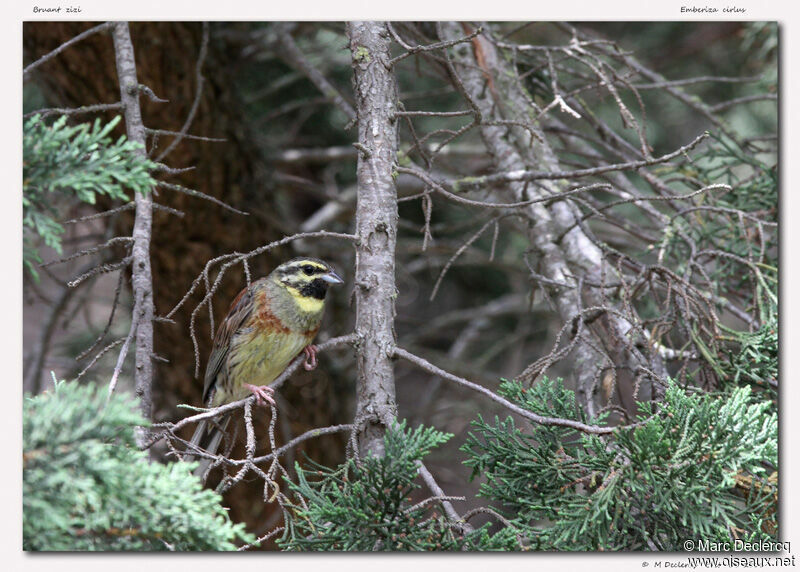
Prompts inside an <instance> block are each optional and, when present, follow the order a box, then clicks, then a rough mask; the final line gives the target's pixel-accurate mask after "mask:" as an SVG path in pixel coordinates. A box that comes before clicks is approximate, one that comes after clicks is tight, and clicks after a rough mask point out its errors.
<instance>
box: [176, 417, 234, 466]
mask: <svg viewBox="0 0 800 572" xmlns="http://www.w3.org/2000/svg"><path fill="white" fill-rule="evenodd" d="M230 420H231V416H230V415H229V416H227V417H225V418H224V419H220V420H219V421H214V420H211V421H210V422H209V421H208V420H205V419H204V420H203V421H201V422H200V423H198V424H197V429H195V430H194V435H192V440H191V441H189V443H190V447H189V450H190V451H193V450H196V449H203V450H204V451H205V452H206V453H208V454H209V455H214V454H216V452H217V449H219V446H220V443H222V438H223V437H224V436H225V430H226V429H227V427H228V423H230ZM203 443H206V444H205V445H204V444H203ZM197 459H198V457H197V455H193V454H191V453H189V454H187V455H186V456H184V458H183V460H184V461H187V462H191V461H195V460H197ZM199 461H200V464H199V465H198V467H197V468H196V469H195V470H194V471H193V474H194V475H196V476H198V477H200V478H201V479H204V478H205V475H206V471H207V470H208V467H209V466H210V465H211V463H212V462H213V461H214V459H208V458H206V457H200V458H199Z"/></svg>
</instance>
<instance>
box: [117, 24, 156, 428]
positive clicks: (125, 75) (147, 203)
mask: <svg viewBox="0 0 800 572" xmlns="http://www.w3.org/2000/svg"><path fill="white" fill-rule="evenodd" d="M113 37H114V52H115V54H116V61H117V77H118V79H119V88H120V95H121V101H122V105H123V106H124V109H125V127H126V130H127V134H128V139H130V140H131V141H135V142H137V143H139V144H141V146H142V147H141V149H139V150H138V151H137V152H138V153H141V154H142V156H144V155H145V154H146V152H145V128H144V124H143V123H142V112H141V108H140V107H139V80H138V79H137V77H136V61H135V59H134V54H133V44H132V43H131V35H130V30H129V28H128V23H127V22H117V23H116V24H115V25H114V33H113ZM134 200H135V202H136V216H135V220H134V223H133V249H132V264H133V279H132V284H133V298H134V305H133V320H132V324H133V325H132V326H131V327H132V328H136V334H135V335H136V356H135V359H136V372H135V381H136V396H137V397H138V398H139V400H140V405H139V408H140V410H141V412H142V414H143V415H144V416H145V417H146V418H147V419H150V418H151V414H152V409H153V399H152V386H153V361H152V356H153V279H152V273H151V270H150V236H151V227H152V221H153V199H152V195H150V194H142V193H137V194H136V196H135V199H134Z"/></svg>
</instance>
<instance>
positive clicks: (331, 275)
mask: <svg viewBox="0 0 800 572" xmlns="http://www.w3.org/2000/svg"><path fill="white" fill-rule="evenodd" d="M320 278H322V279H323V280H324V281H325V282H327V283H328V284H343V283H344V280H342V279H341V278H339V275H338V274H336V272H334V271H333V270H328V272H327V274H323V275H322V276H320Z"/></svg>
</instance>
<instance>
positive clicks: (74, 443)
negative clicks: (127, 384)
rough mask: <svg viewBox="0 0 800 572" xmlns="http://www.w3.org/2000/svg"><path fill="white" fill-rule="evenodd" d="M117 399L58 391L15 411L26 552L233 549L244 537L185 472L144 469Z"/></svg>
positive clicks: (66, 385)
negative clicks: (20, 411)
mask: <svg viewBox="0 0 800 572" xmlns="http://www.w3.org/2000/svg"><path fill="white" fill-rule="evenodd" d="M145 424H146V421H145V420H144V419H143V418H142V417H141V416H140V415H139V414H138V413H137V412H136V407H135V404H134V403H133V401H132V400H129V399H127V398H125V397H122V396H118V395H112V396H111V398H110V399H108V401H107V402H106V395H105V394H104V392H102V391H99V390H98V389H97V388H96V387H95V386H93V385H80V384H78V383H76V382H62V383H56V386H55V388H54V389H53V390H51V391H48V392H46V393H43V394H41V395H38V396H36V397H32V398H31V397H29V398H26V399H25V403H24V406H23V478H22V502H23V534H22V545H23V548H24V549H25V550H233V549H235V548H236V544H235V543H236V542H237V541H242V542H249V541H252V540H253V539H252V537H251V536H250V535H249V534H247V533H245V532H244V526H243V525H241V524H233V523H232V522H231V521H230V519H229V518H228V514H227V511H226V510H225V509H224V508H223V507H222V506H221V505H220V496H219V495H217V494H216V493H214V492H213V491H210V490H206V489H203V486H202V484H201V483H200V480H199V479H197V478H196V477H194V476H193V475H192V474H191V471H189V470H187V465H186V464H185V463H173V464H170V465H162V464H160V463H151V462H149V460H148V458H147V455H146V453H144V452H143V451H140V450H139V449H138V448H137V447H136V442H135V437H134V429H135V427H136V426H141V425H145Z"/></svg>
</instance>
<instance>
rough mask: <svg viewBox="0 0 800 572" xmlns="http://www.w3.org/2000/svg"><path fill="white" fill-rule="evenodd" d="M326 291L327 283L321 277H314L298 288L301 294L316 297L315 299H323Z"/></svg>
mask: <svg viewBox="0 0 800 572" xmlns="http://www.w3.org/2000/svg"><path fill="white" fill-rule="evenodd" d="M327 291H328V283H327V282H325V281H324V280H323V279H322V278H315V279H314V280H312V281H311V282H307V283H306V284H304V285H303V286H302V287H301V288H300V294H302V295H303V296H308V297H309V298H316V299H317V300H322V299H324V298H325V293H326V292H327Z"/></svg>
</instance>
